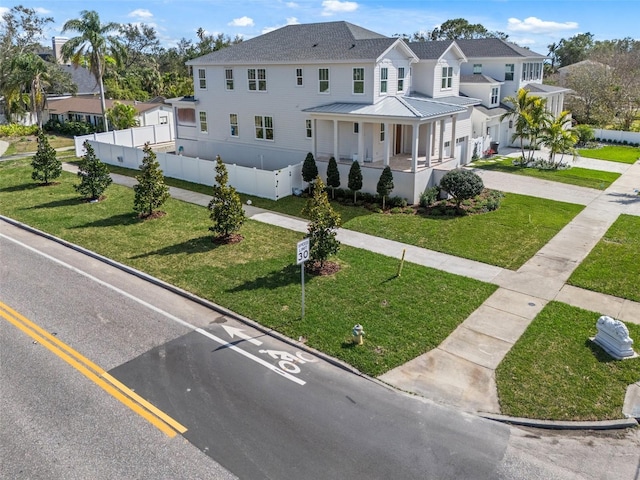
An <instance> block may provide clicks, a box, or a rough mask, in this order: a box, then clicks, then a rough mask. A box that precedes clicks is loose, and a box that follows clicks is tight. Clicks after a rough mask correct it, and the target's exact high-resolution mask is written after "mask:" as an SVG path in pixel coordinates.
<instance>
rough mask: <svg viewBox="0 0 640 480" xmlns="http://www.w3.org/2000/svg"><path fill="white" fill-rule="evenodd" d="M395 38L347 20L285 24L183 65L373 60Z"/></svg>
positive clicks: (394, 40)
mask: <svg viewBox="0 0 640 480" xmlns="http://www.w3.org/2000/svg"><path fill="white" fill-rule="evenodd" d="M397 40H398V39H396V38H390V37H385V36H384V35H380V34H379V33H376V32H372V31H371V30H367V29H365V28H362V27H358V26H357V25H353V24H351V23H348V22H325V23H310V24H303V25H288V26H286V27H282V28H279V29H277V30H274V31H272V32H269V33H265V34H264V35H260V36H259V37H255V38H252V39H250V40H246V41H244V42H241V43H238V44H236V45H232V46H230V47H226V48H223V49H221V50H218V51H216V52H212V53H210V54H208V55H204V56H202V57H199V58H196V59H193V60H190V61H189V62H187V64H188V65H207V64H230V63H246V62H251V63H274V62H277V63H282V62H293V61H296V62H302V61H325V60H338V61H339V60H375V59H376V58H378V57H379V56H380V55H381V54H382V53H383V52H384V51H385V50H386V49H387V48H389V47H390V46H391V45H392V44H393V43H394V42H396V41H397Z"/></svg>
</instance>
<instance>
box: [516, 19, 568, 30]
mask: <svg viewBox="0 0 640 480" xmlns="http://www.w3.org/2000/svg"><path fill="white" fill-rule="evenodd" d="M576 28H578V23H577V22H552V21H548V20H540V19H539V18H536V17H529V18H525V19H524V20H520V19H518V18H510V19H509V24H508V26H507V30H508V31H510V32H527V33H556V32H561V31H564V30H575V29H576Z"/></svg>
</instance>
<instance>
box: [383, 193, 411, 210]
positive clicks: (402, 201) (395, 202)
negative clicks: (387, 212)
mask: <svg viewBox="0 0 640 480" xmlns="http://www.w3.org/2000/svg"><path fill="white" fill-rule="evenodd" d="M407 204H408V202H407V199H406V198H402V197H398V196H397V195H396V196H395V197H389V199H388V200H387V207H389V208H404V207H406V206H407Z"/></svg>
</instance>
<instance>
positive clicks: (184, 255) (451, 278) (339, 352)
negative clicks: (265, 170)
mask: <svg viewBox="0 0 640 480" xmlns="http://www.w3.org/2000/svg"><path fill="white" fill-rule="evenodd" d="M26 165H28V160H22V161H13V162H3V163H0V212H1V213H2V214H3V215H6V216H9V217H12V218H15V219H17V220H19V221H22V222H24V223H27V224H29V225H32V226H34V227H36V228H39V229H41V230H44V231H46V232H49V233H51V234H53V235H56V236H58V237H61V238H64V239H66V240H68V241H71V242H73V243H76V244H79V245H82V246H84V247H86V248H88V249H91V250H93V251H96V252H98V253H100V254H102V255H105V256H107V257H110V258H113V259H115V260H117V261H120V262H122V263H124V264H127V265H130V266H132V267H134V268H137V269H140V270H142V271H145V272H147V273H149V274H151V275H154V276H156V277H158V278H161V279H163V280H165V281H167V282H169V283H172V284H174V285H177V286H179V287H181V288H184V289H186V290H188V291H191V292H193V293H195V294H196V295H199V296H201V297H204V298H208V299H210V300H212V301H214V302H216V303H218V304H220V305H222V306H224V307H226V308H229V309H231V310H233V311H236V312H238V313H240V314H242V315H245V316H247V317H249V318H252V319H254V320H256V321H258V322H259V323H261V324H262V325H264V326H266V327H270V328H274V329H276V330H278V331H279V332H282V333H283V334H285V335H287V336H289V337H291V338H295V339H297V338H299V337H300V336H303V337H305V338H307V339H308V345H310V346H312V347H314V348H317V349H319V350H321V351H324V352H326V353H327V354H329V355H332V356H334V357H336V358H339V359H341V360H343V361H345V362H348V363H350V364H352V365H353V366H355V367H356V368H358V369H360V370H361V371H363V372H366V373H368V374H370V375H379V374H382V373H384V372H385V371H387V370H389V369H391V368H394V367H396V366H398V365H401V364H403V363H405V362H407V361H409V360H410V359H412V358H415V357H416V356H418V355H420V354H422V353H424V352H426V351H428V350H431V349H432V348H434V347H436V346H437V345H439V344H440V343H441V342H442V341H443V340H444V339H445V338H446V337H447V336H448V335H449V334H450V333H451V332H452V331H453V330H454V329H455V328H456V327H457V326H458V325H459V324H460V323H461V322H462V321H463V320H464V319H465V318H467V316H468V315H469V314H471V312H473V311H474V310H475V309H476V308H477V307H478V306H479V305H480V304H482V302H483V301H484V300H485V299H486V298H487V297H488V296H489V295H490V294H491V293H493V292H494V291H495V289H496V287H495V286H494V285H490V284H486V283H482V282H478V281H475V280H472V279H468V278H465V277H460V276H456V275H452V274H448V273H446V272H441V271H437V270H433V269H430V268H426V267H421V266H417V265H414V264H409V263H407V264H405V266H404V269H403V271H402V277H399V278H397V277H396V276H395V274H396V271H397V268H398V261H397V260H394V259H391V258H388V257H384V256H382V255H376V254H373V253H371V252H368V251H365V250H359V249H355V248H349V247H343V248H342V250H341V251H340V254H339V255H338V256H337V257H336V260H337V261H338V262H339V263H340V265H341V267H342V268H341V270H340V272H338V273H337V274H336V275H334V276H331V277H310V276H307V278H306V282H305V283H306V289H305V296H306V309H305V318H304V320H301V319H300V296H301V290H300V269H299V267H297V266H295V265H294V261H295V245H296V242H297V241H299V240H300V238H301V235H300V234H298V233H295V232H292V231H289V230H285V229H281V228H278V227H274V226H270V225H266V224H262V223H260V222H253V221H248V222H247V223H246V224H245V226H243V228H242V230H241V233H242V235H244V237H245V239H244V241H242V242H241V243H239V244H236V245H215V244H213V243H212V242H211V237H210V235H209V234H208V231H207V228H208V226H209V225H210V223H209V219H208V212H207V210H206V209H205V208H203V207H199V206H196V205H192V204H188V203H185V202H181V201H177V200H170V201H169V202H167V204H166V205H165V206H164V207H163V210H165V211H166V212H167V215H166V216H164V217H162V218H160V219H156V220H152V221H146V222H145V221H140V220H138V219H137V218H136V217H135V216H134V214H133V209H132V207H133V192H132V190H131V189H128V188H125V187H121V186H118V185H112V186H110V187H109V188H108V189H107V191H106V196H107V198H106V200H105V201H103V202H100V203H94V204H89V203H86V202H84V201H83V200H82V199H80V198H79V197H78V195H77V193H76V192H75V191H74V190H73V186H72V185H73V183H75V182H76V177H75V176H74V175H72V174H69V173H66V172H65V173H64V174H63V176H62V177H61V180H60V184H58V185H55V186H50V187H38V186H36V184H35V183H33V182H32V181H31V179H30V173H31V169H30V168H28V167H27V166H26ZM356 323H360V324H362V325H364V327H365V331H366V334H367V335H366V340H365V344H364V345H363V346H358V347H356V346H354V345H353V343H352V342H351V328H352V327H353V325H355V324H356Z"/></svg>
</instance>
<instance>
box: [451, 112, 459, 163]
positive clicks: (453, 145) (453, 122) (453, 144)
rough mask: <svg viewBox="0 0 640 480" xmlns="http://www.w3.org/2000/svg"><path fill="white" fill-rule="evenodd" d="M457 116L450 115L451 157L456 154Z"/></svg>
mask: <svg viewBox="0 0 640 480" xmlns="http://www.w3.org/2000/svg"><path fill="white" fill-rule="evenodd" d="M457 120H458V117H456V116H455V115H452V116H451V152H450V153H451V157H452V158H455V156H456V121H457Z"/></svg>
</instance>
